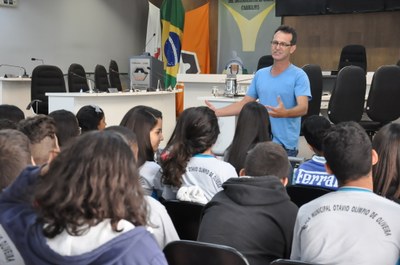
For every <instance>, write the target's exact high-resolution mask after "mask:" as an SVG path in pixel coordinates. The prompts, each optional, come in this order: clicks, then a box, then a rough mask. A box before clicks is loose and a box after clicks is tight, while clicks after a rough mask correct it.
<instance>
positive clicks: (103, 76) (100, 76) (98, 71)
mask: <svg viewBox="0 0 400 265" xmlns="http://www.w3.org/2000/svg"><path fill="white" fill-rule="evenodd" d="M94 83H95V85H96V89H97V90H99V91H103V92H107V89H109V88H110V83H108V75H107V70H106V68H105V67H104V66H103V65H101V64H98V65H96V68H95V69H94Z"/></svg>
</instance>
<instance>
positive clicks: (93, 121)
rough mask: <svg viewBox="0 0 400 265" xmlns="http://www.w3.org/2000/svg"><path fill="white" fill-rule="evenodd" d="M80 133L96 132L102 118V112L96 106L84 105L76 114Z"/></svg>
mask: <svg viewBox="0 0 400 265" xmlns="http://www.w3.org/2000/svg"><path fill="white" fill-rule="evenodd" d="M76 118H77V119H78V123H79V127H81V130H82V133H84V132H88V131H93V130H98V126H99V124H100V121H101V120H102V119H103V118H104V111H103V110H102V109H101V108H100V107H99V106H96V105H86V106H83V107H82V108H80V109H79V111H78V113H77V114H76Z"/></svg>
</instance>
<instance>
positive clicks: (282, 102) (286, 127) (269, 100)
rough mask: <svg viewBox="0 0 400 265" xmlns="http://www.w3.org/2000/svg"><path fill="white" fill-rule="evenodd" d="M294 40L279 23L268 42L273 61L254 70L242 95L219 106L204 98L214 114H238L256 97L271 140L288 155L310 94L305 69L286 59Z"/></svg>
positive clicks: (292, 151)
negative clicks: (264, 113) (263, 110)
mask: <svg viewBox="0 0 400 265" xmlns="http://www.w3.org/2000/svg"><path fill="white" fill-rule="evenodd" d="M296 41H297V33H296V31H295V30H294V29H293V28H291V27H288V26H280V27H279V28H278V29H277V30H276V31H275V34H274V38H273V41H272V42H271V53H272V57H273V59H274V64H273V65H272V66H270V67H266V68H262V69H260V70H259V71H257V72H256V74H255V75H254V78H253V81H252V82H251V85H250V87H249V90H248V91H247V94H246V96H245V97H244V98H243V99H242V100H241V101H239V102H236V103H233V104H231V105H229V106H226V107H224V108H221V109H216V108H215V106H213V105H212V104H211V103H209V102H208V101H206V104H207V105H208V106H209V107H210V108H211V109H212V110H214V111H215V114H216V115H217V116H230V115H238V114H239V112H240V110H241V109H242V107H243V106H244V105H245V104H246V103H247V102H250V101H256V100H257V99H258V100H259V101H260V103H261V104H263V105H265V107H266V108H267V109H268V111H269V115H270V120H271V129H272V134H273V141H274V142H276V143H278V144H280V145H282V146H283V147H284V148H285V150H286V152H287V153H288V155H289V156H296V155H297V153H298V150H297V145H298V139H299V134H300V125H301V116H303V115H305V114H306V113H307V109H308V100H309V99H310V98H311V92H310V82H309V80H308V77H307V75H306V73H305V72H304V71H303V70H302V69H300V68H299V67H297V66H294V65H293V64H291V63H290V55H291V54H292V53H294V51H295V50H296Z"/></svg>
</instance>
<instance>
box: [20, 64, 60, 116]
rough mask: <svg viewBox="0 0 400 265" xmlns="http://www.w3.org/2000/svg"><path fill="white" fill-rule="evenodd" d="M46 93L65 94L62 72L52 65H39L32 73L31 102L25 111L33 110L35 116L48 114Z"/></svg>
mask: <svg viewBox="0 0 400 265" xmlns="http://www.w3.org/2000/svg"><path fill="white" fill-rule="evenodd" d="M48 92H66V88H65V80H64V75H63V72H62V71H61V69H60V68H58V67H57V66H54V65H39V66H36V67H35V69H33V71H32V81H31V102H30V103H29V105H28V107H27V109H30V108H33V111H34V112H35V113H36V114H46V115H47V114H48V112H49V103H48V102H49V100H48V98H47V96H46V95H45V94H46V93H48Z"/></svg>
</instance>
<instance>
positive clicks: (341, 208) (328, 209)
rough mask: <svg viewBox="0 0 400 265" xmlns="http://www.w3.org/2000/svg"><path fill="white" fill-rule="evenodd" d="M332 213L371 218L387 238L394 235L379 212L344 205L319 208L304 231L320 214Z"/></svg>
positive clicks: (308, 220)
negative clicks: (345, 213)
mask: <svg viewBox="0 0 400 265" xmlns="http://www.w3.org/2000/svg"><path fill="white" fill-rule="evenodd" d="M330 212H347V213H351V214H358V215H362V216H366V217H369V218H371V220H374V221H375V223H376V224H377V225H379V226H380V227H381V229H382V231H383V233H384V234H385V236H391V235H392V231H391V229H390V227H389V224H388V223H387V222H386V221H385V219H383V217H382V216H379V214H378V213H377V212H375V211H372V210H370V209H368V208H365V207H361V206H355V205H343V204H333V205H324V206H320V207H318V208H317V209H315V210H314V211H313V212H312V213H311V216H309V217H308V218H307V220H306V221H305V222H304V225H303V226H302V227H303V229H304V228H306V227H307V224H308V222H310V220H311V219H312V218H315V217H317V216H318V215H320V214H324V213H330Z"/></svg>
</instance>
